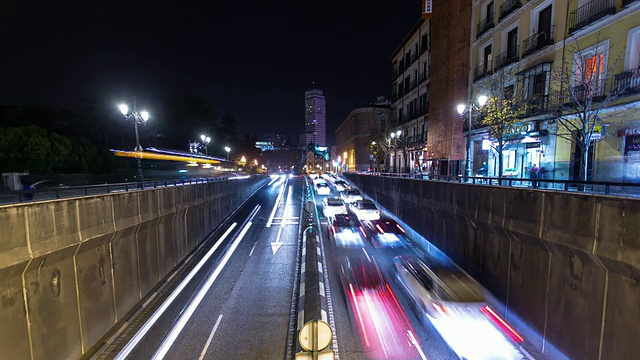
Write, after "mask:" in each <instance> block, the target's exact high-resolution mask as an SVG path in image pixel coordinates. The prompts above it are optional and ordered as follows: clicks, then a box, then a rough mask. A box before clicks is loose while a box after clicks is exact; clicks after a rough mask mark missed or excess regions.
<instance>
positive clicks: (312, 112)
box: [304, 89, 327, 146]
mask: <svg viewBox="0 0 640 360" xmlns="http://www.w3.org/2000/svg"><path fill="white" fill-rule="evenodd" d="M304 130H305V133H306V136H307V137H306V143H307V144H309V143H313V144H316V145H320V146H327V109H326V101H325V98H324V94H323V93H322V90H319V89H311V90H307V91H305V93H304Z"/></svg>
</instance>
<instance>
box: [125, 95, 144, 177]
mask: <svg viewBox="0 0 640 360" xmlns="http://www.w3.org/2000/svg"><path fill="white" fill-rule="evenodd" d="M118 109H120V112H121V113H122V115H123V116H124V118H125V119H126V120H133V126H134V128H135V131H136V149H135V151H138V152H142V146H140V135H139V133H138V123H140V124H146V123H147V120H149V113H148V112H146V111H141V112H138V109H137V107H136V98H135V97H134V98H133V110H132V111H131V112H129V106H127V105H126V104H120V105H119V106H118ZM136 160H137V165H138V181H140V182H142V181H144V176H143V175H142V162H141V161H142V160H141V158H140V156H136Z"/></svg>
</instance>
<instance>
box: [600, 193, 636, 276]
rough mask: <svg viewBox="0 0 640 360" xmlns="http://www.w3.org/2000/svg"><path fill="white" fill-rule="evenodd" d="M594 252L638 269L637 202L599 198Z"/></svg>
mask: <svg viewBox="0 0 640 360" xmlns="http://www.w3.org/2000/svg"><path fill="white" fill-rule="evenodd" d="M599 203H600V222H599V226H598V244H597V248H596V252H597V254H598V255H599V256H601V257H607V258H610V259H615V260H619V261H623V262H625V263H628V264H639V265H640V201H635V200H633V201H632V200H621V199H616V198H602V199H600V200H599Z"/></svg>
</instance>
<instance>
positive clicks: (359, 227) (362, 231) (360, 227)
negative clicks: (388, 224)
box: [358, 226, 367, 237]
mask: <svg viewBox="0 0 640 360" xmlns="http://www.w3.org/2000/svg"><path fill="white" fill-rule="evenodd" d="M358 229H360V232H361V233H362V235H363V236H364V237H367V234H365V233H364V229H363V228H362V226H358Z"/></svg>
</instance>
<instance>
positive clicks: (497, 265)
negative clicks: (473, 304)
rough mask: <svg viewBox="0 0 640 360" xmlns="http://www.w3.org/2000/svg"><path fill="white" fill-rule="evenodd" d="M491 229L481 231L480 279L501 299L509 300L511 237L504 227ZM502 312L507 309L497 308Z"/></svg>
mask: <svg viewBox="0 0 640 360" xmlns="http://www.w3.org/2000/svg"><path fill="white" fill-rule="evenodd" d="M488 229H491V230H490V231H487V232H481V233H480V234H482V235H481V241H482V265H481V266H480V268H481V272H480V277H479V278H478V280H479V281H480V282H481V283H482V285H484V287H486V288H487V290H489V291H491V293H493V294H494V295H495V296H497V297H498V298H499V299H502V300H506V301H508V298H507V295H508V291H507V290H508V287H509V257H510V246H511V243H510V241H509V237H508V236H507V234H506V233H505V232H504V231H503V230H502V229H496V228H488ZM497 310H498V311H499V312H500V313H502V314H504V313H506V309H504V308H502V309H497Z"/></svg>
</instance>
